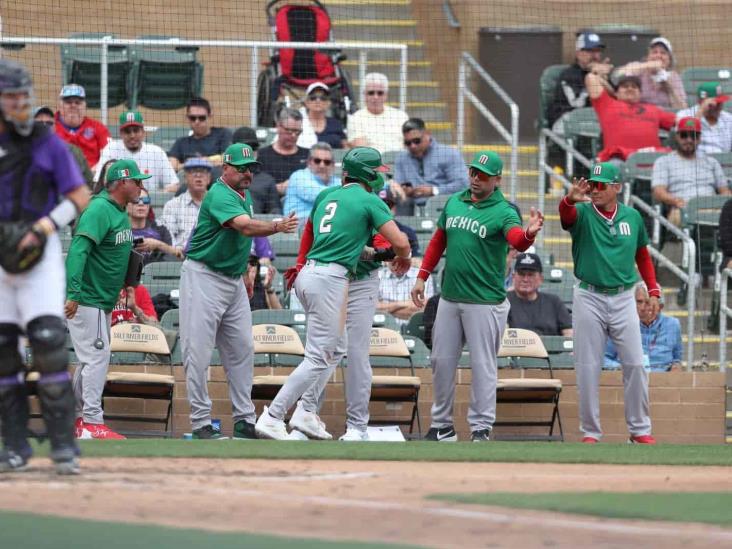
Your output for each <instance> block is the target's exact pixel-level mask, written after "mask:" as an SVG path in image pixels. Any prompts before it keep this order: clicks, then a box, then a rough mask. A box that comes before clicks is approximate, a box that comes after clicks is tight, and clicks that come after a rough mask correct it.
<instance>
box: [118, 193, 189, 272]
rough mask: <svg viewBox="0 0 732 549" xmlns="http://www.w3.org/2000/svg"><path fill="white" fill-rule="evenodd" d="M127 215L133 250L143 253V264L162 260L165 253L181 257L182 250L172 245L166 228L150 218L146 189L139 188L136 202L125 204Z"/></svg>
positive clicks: (173, 256) (164, 257)
mask: <svg viewBox="0 0 732 549" xmlns="http://www.w3.org/2000/svg"><path fill="white" fill-rule="evenodd" d="M127 215H128V216H129V218H130V225H132V237H133V242H134V246H135V250H136V251H138V252H140V253H141V254H142V255H143V263H144V264H145V265H147V264H148V263H153V262H155V261H163V260H165V259H166V255H167V256H172V258H177V259H183V251H182V250H180V249H178V248H174V247H173V245H172V240H171V238H170V233H169V232H168V229H166V228H165V227H164V226H163V225H158V224H157V223H155V221H151V220H150V194H149V193H148V192H147V190H146V189H140V198H138V199H137V202H130V203H129V204H128V205H127Z"/></svg>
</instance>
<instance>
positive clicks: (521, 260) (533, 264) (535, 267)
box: [513, 253, 543, 273]
mask: <svg viewBox="0 0 732 549" xmlns="http://www.w3.org/2000/svg"><path fill="white" fill-rule="evenodd" d="M513 269H514V270H515V271H534V272H537V273H541V272H543V269H542V266H541V258H540V257H539V256H538V255H536V254H531V253H523V254H518V255H517V256H516V262H515V263H514V264H513Z"/></svg>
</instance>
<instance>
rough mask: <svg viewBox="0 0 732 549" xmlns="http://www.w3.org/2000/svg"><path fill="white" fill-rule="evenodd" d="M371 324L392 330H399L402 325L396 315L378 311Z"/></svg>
mask: <svg viewBox="0 0 732 549" xmlns="http://www.w3.org/2000/svg"><path fill="white" fill-rule="evenodd" d="M371 325H372V326H373V327H375V328H389V329H390V330H396V331H397V332H398V331H400V329H401V326H400V324H399V322H397V319H396V318H395V317H393V316H392V315H390V314H389V313H380V312H378V311H377V312H375V313H374V320H373V323H372V324H371Z"/></svg>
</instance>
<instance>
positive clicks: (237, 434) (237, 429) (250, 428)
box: [231, 419, 259, 440]
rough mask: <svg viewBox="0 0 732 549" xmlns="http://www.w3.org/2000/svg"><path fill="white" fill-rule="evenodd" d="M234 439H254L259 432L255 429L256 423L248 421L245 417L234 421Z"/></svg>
mask: <svg viewBox="0 0 732 549" xmlns="http://www.w3.org/2000/svg"><path fill="white" fill-rule="evenodd" d="M231 438H233V439H234V440H254V439H257V438H259V437H257V433H256V432H255V431H254V424H253V423H247V422H246V421H244V420H243V419H242V420H241V421H237V422H236V423H234V436H232V437H231Z"/></svg>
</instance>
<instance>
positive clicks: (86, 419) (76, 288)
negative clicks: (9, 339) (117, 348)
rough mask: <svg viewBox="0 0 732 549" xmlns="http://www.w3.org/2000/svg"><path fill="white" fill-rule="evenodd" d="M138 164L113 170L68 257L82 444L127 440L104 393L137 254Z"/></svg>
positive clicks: (84, 218)
mask: <svg viewBox="0 0 732 549" xmlns="http://www.w3.org/2000/svg"><path fill="white" fill-rule="evenodd" d="M149 177H150V176H149V175H145V174H143V173H140V169H139V168H138V167H137V164H136V163H135V161H134V160H131V159H127V160H118V161H117V162H115V163H114V164H112V165H111V166H110V167H109V170H107V177H106V182H105V188H104V189H103V190H102V191H101V192H100V193H99V194H97V195H96V196H94V197H93V198H92V200H91V204H89V207H88V208H87V209H86V210H85V211H84V213H83V214H82V215H81V217H80V218H79V223H78V225H77V226H76V230H75V232H74V239H73V240H72V241H71V247H70V248H69V253H68V254H67V256H66V305H65V313H66V318H67V319H68V320H67V325H68V328H69V334H70V335H71V341H72V343H73V344H74V352H75V353H76V356H77V357H78V359H79V367H78V368H77V369H76V371H75V372H74V380H73V385H74V394H75V396H76V405H77V419H76V424H75V429H74V430H75V434H76V437H77V438H97V439H122V438H125V437H123V436H122V435H120V434H118V433H115V432H114V431H112V430H111V429H110V428H109V427H107V426H106V425H104V414H103V411H102V391H103V390H104V384H105V382H106V380H107V370H108V368H109V358H110V356H111V354H112V353H111V351H110V348H109V330H110V328H111V325H112V309H113V308H114V305H115V303H117V298H118V296H119V291H120V289H121V288H122V286H123V284H124V279H125V275H126V274H127V265H128V263H129V259H130V251H131V250H132V228H131V226H130V219H129V217H128V216H127V204H129V203H131V202H136V201H137V199H138V198H139V196H140V189H141V187H142V181H143V180H145V179H148V178H149Z"/></svg>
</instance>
